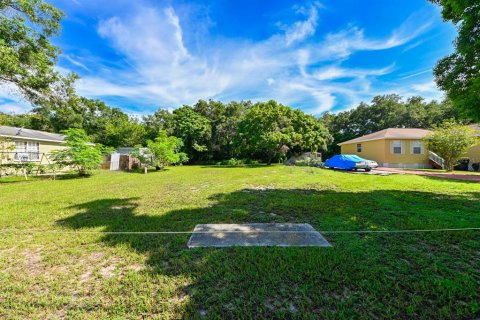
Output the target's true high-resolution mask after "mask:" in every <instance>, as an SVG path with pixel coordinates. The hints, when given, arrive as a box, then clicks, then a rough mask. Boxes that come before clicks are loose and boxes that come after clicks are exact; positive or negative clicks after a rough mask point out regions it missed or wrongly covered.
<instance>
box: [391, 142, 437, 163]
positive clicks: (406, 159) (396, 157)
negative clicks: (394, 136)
mask: <svg viewBox="0 0 480 320" xmlns="http://www.w3.org/2000/svg"><path fill="white" fill-rule="evenodd" d="M385 141H386V161H385V163H384V166H385V167H392V168H415V169H420V168H431V167H432V166H431V165H430V163H429V161H428V150H427V148H426V147H425V145H424V144H423V142H422V153H421V154H414V153H413V151H412V147H413V143H414V142H415V141H420V140H400V141H401V142H402V154H395V153H393V146H392V144H393V141H395V140H385ZM397 141H398V140H397Z"/></svg>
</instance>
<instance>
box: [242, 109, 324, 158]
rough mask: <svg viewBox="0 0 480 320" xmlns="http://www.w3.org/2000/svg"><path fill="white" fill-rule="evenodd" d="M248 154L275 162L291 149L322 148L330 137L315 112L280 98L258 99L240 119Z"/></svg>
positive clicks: (243, 144)
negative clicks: (276, 99)
mask: <svg viewBox="0 0 480 320" xmlns="http://www.w3.org/2000/svg"><path fill="white" fill-rule="evenodd" d="M238 130H239V139H240V143H241V144H242V146H243V150H244V156H245V157H247V158H257V159H261V160H263V161H266V162H267V163H268V164H271V163H272V162H273V161H275V160H279V159H281V158H282V157H284V156H285V155H286V154H287V153H288V152H289V151H290V152H301V151H318V150H319V149H323V148H325V147H326V143H327V141H328V140H329V139H330V135H329V134H328V130H326V129H325V128H324V127H323V125H322V124H321V123H320V122H317V121H316V120H315V119H314V118H313V117H312V116H309V115H306V114H305V113H303V112H302V111H300V110H293V109H292V108H290V107H287V106H283V105H281V104H278V103H277V102H276V101H273V100H271V101H268V102H261V103H256V104H255V105H254V106H253V107H251V108H250V109H249V110H248V111H247V113H246V114H245V116H244V117H243V119H242V121H241V122H240V123H239V128H238Z"/></svg>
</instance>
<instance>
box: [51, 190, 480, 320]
mask: <svg viewBox="0 0 480 320" xmlns="http://www.w3.org/2000/svg"><path fill="white" fill-rule="evenodd" d="M139 200H140V199H138V198H126V199H102V200H96V201H92V202H86V203H82V204H79V205H75V206H73V207H70V208H73V209H75V210H78V213H77V214H75V215H74V216H71V217H69V218H66V219H63V220H60V221H58V223H59V224H60V225H62V226H65V227H68V228H72V229H84V228H94V227H104V230H105V231H107V232H109V231H191V230H193V228H194V226H195V225H196V224H199V223H246V222H294V223H310V224H312V225H313V226H314V227H315V228H316V229H317V230H365V229H368V230H393V229H422V228H442V227H472V226H480V216H479V212H480V201H479V200H480V192H472V193H469V194H466V195H464V196H447V195H440V194H436V193H429V192H411V191H409V192H405V191H397V190H376V191H371V192H337V191H333V190H326V191H320V190H309V189H265V190H255V189H244V190H239V191H235V192H232V193H223V194H217V195H214V196H212V197H211V198H210V200H213V201H214V204H213V205H212V206H209V207H206V208H196V209H180V210H173V211H170V212H168V213H166V214H164V215H161V216H152V215H145V214H139V213H138V212H137V211H139V209H140V208H139V204H138V203H139ZM326 237H327V239H328V240H329V241H331V242H332V243H333V244H334V248H333V249H328V250H327V249H325V248H227V249H188V248H187V247H186V243H187V240H188V238H189V235H185V234H182V235H152V234H149V235H148V234H147V235H115V234H105V235H104V236H103V238H102V241H103V242H104V243H105V244H107V245H109V246H120V245H121V246H125V245H127V246H129V247H130V248H131V249H132V250H134V251H136V252H140V253H144V254H147V255H148V257H149V259H148V261H147V264H148V265H149V267H150V268H149V271H148V272H151V273H152V274H161V275H165V276H173V277H175V276H186V277H189V278H191V279H192V283H191V284H190V285H188V286H183V287H180V288H176V293H175V294H176V295H177V296H178V297H184V296H188V297H189V300H188V303H185V304H183V305H182V306H181V307H179V310H178V311H177V312H178V313H179V314H182V316H183V317H186V318H191V317H199V315H200V314H203V313H205V314H206V315H207V318H215V317H219V318H242V317H245V315H252V317H254V318H256V317H258V318H272V317H274V318H295V317H298V318H302V317H307V318H308V317H311V316H312V315H313V317H321V318H343V317H347V318H352V317H353V318H358V317H367V318H368V317H380V318H388V317H393V318H395V317H396V318H398V317H400V318H405V317H412V316H413V317H417V318H436V317H438V316H439V315H443V316H446V317H453V318H463V317H466V318H468V317H469V316H473V314H474V313H475V312H478V311H479V309H478V304H476V301H477V299H476V297H478V290H477V289H476V288H477V287H476V286H475V285H472V284H475V283H476V281H478V278H477V280H475V277H476V276H475V274H468V272H467V273H465V270H471V268H475V267H474V266H475V265H476V266H477V267H478V264H477V263H479V262H480V261H479V260H480V259H479V256H478V250H480V246H479V240H480V237H479V234H478V233H476V232H460V233H444V234H389V235H385V234H378V235H358V234H351V235H332V234H326ZM455 248H456V249H455ZM459 248H461V249H459ZM477 271H478V269H477ZM477 275H478V274H477ZM131 290H133V291H132V292H133V293H132V294H136V293H135V290H137V289H135V287H134V286H133V289H131ZM412 296H415V297H416V298H415V302H414V303H412V298H411V297H412ZM393 301H394V302H393ZM387 306H388V307H387ZM445 306H447V307H445ZM446 308H447V309H446ZM475 310H476V311H475ZM253 315H254V316H253Z"/></svg>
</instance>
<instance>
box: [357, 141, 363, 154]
mask: <svg viewBox="0 0 480 320" xmlns="http://www.w3.org/2000/svg"><path fill="white" fill-rule="evenodd" d="M357 152H362V144H361V143H357Z"/></svg>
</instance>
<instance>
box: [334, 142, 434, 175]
mask: <svg viewBox="0 0 480 320" xmlns="http://www.w3.org/2000/svg"><path fill="white" fill-rule="evenodd" d="M393 141H394V140H387V139H382V140H373V141H364V142H361V144H362V152H357V143H349V144H344V145H342V146H341V150H342V151H341V152H342V154H355V155H358V156H360V157H362V158H366V159H369V160H374V161H376V162H378V164H379V165H380V166H383V167H392V168H417V169H419V168H431V165H430V163H429V161H428V151H427V149H426V148H425V146H424V145H423V143H422V153H421V154H414V153H413V151H412V147H413V143H414V142H415V141H419V140H400V139H399V141H401V143H402V153H401V154H394V153H393V146H392V143H393Z"/></svg>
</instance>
